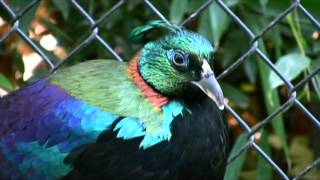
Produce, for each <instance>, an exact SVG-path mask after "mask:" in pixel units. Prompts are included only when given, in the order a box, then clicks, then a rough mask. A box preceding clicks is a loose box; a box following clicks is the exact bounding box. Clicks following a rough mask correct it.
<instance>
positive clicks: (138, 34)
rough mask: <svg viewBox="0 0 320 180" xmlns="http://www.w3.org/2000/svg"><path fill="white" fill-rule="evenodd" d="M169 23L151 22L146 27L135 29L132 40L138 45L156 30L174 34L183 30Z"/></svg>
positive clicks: (131, 36)
mask: <svg viewBox="0 0 320 180" xmlns="http://www.w3.org/2000/svg"><path fill="white" fill-rule="evenodd" d="M168 23H169V22H165V21H163V20H154V21H150V22H149V23H147V24H146V25H143V26H139V27H136V28H134V29H133V30H132V31H131V33H130V39H131V40H132V41H133V42H136V43H138V42H141V41H142V40H143V38H144V37H145V36H146V35H147V34H148V33H150V32H151V31H152V30H155V29H164V30H167V31H169V32H172V33H177V32H179V31H181V30H182V27H181V26H179V25H176V24H172V23H170V24H168Z"/></svg>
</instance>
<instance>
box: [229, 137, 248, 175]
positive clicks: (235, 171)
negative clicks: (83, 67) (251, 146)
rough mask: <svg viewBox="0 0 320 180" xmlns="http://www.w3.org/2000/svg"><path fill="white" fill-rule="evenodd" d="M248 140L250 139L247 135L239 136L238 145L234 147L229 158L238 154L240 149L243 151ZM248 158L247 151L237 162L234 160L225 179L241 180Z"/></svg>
mask: <svg viewBox="0 0 320 180" xmlns="http://www.w3.org/2000/svg"><path fill="white" fill-rule="evenodd" d="M247 140H248V138H247V136H246V135H245V134H242V135H241V136H239V137H238V139H237V141H236V143H235V144H234V145H233V147H232V150H231V152H230V156H229V157H233V156H235V155H236V154H238V152H239V149H241V148H242V147H243V146H244V145H245V144H246V142H247ZM246 157H247V150H245V152H243V153H242V154H241V155H240V156H239V157H238V158H237V159H236V160H234V161H233V162H232V163H231V164H230V165H229V166H228V167H227V171H226V175H225V177H224V179H225V180H237V179H239V176H240V173H241V170H242V168H243V165H244V162H245V160H246Z"/></svg>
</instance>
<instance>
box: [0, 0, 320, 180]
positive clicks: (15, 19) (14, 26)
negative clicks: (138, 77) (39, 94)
mask: <svg viewBox="0 0 320 180" xmlns="http://www.w3.org/2000/svg"><path fill="white" fill-rule="evenodd" d="M9 2H10V1H9ZM127 2H128V1H126V0H119V1H118V2H117V3H116V4H115V5H114V6H113V7H112V8H111V9H110V10H108V11H107V12H105V14H104V15H103V16H101V17H100V18H98V19H94V18H93V17H92V16H91V15H90V14H89V13H88V12H87V11H86V10H85V9H84V8H83V7H82V6H81V4H80V3H79V2H77V0H70V1H68V3H70V4H72V6H73V7H74V8H76V9H77V11H79V12H80V13H81V15H82V16H83V18H85V19H86V20H87V22H89V23H90V26H91V28H90V33H89V34H88V36H87V37H86V38H85V39H84V40H82V41H81V42H80V43H79V44H78V45H77V46H76V47H75V48H74V49H73V50H72V51H70V53H68V55H67V56H66V57H65V58H64V59H63V60H62V61H59V62H58V63H55V62H54V61H53V60H52V59H51V57H50V56H48V55H47V54H46V52H44V51H43V50H42V49H41V48H39V45H38V44H36V43H34V41H32V40H31V38H30V37H29V36H28V34H27V33H26V32H24V31H23V30H22V29H21V26H20V25H21V18H22V17H23V16H24V15H25V14H26V13H27V12H28V11H29V10H30V9H31V8H33V7H34V6H36V5H37V4H39V3H40V0H33V1H30V3H28V5H27V6H25V7H24V8H22V9H20V10H19V11H15V10H14V9H13V8H12V7H11V6H10V3H8V2H7V1H4V0H0V7H1V8H2V9H3V10H4V11H5V13H7V14H9V16H10V20H11V21H10V23H11V28H10V31H8V32H7V33H6V34H4V35H3V36H1V37H0V44H4V43H5V41H6V40H7V39H8V38H9V37H10V36H12V35H13V34H18V35H19V36H20V38H21V39H22V40H23V41H24V42H25V43H27V44H28V46H30V47H31V48H32V49H33V50H34V51H35V52H36V53H37V54H39V55H40V56H41V58H42V59H43V60H44V61H45V62H46V63H47V64H48V66H49V67H50V68H51V72H54V71H55V70H57V69H58V68H59V67H61V65H62V64H64V63H66V62H67V61H68V60H70V59H72V57H73V56H74V55H76V54H77V53H79V52H80V51H81V50H82V49H83V48H85V47H86V46H87V45H89V44H90V43H91V42H92V41H93V40H95V41H98V42H99V43H100V44H101V45H102V46H103V47H104V49H105V50H106V51H108V52H109V53H111V54H112V55H113V56H114V58H116V59H117V60H119V61H122V58H121V57H120V55H118V53H117V52H116V51H115V50H113V49H112V48H111V46H110V45H109V44H108V42H106V41H105V40H104V39H103V38H102V37H101V35H100V34H99V33H100V27H99V25H100V24H101V23H102V22H107V21H108V19H109V18H110V17H111V16H113V14H114V12H116V11H117V10H118V9H120V8H122V7H123V6H125V5H126V3H127ZM212 3H217V4H218V5H219V7H220V8H221V9H223V11H224V12H225V13H226V14H227V15H228V16H229V17H230V18H231V19H232V20H233V21H234V22H235V23H236V24H237V25H238V26H239V27H240V28H241V29H242V30H243V31H244V32H245V33H246V34H247V36H248V38H249V39H250V48H249V50H248V51H247V52H245V53H244V54H243V55H242V56H241V57H240V58H238V59H237V60H236V61H235V62H234V63H232V64H231V65H229V66H228V67H227V68H225V69H224V70H223V72H222V73H221V74H220V75H218V80H219V81H221V80H222V79H224V78H225V77H227V76H229V75H230V74H231V73H232V72H233V71H234V70H235V69H237V68H238V67H239V65H241V64H243V62H244V61H246V60H247V59H248V58H249V57H250V56H252V55H254V54H255V55H258V56H259V57H260V58H261V60H262V61H263V62H264V63H265V64H266V65H267V66H268V67H269V68H270V69H271V70H272V71H273V72H275V73H276V75H277V76H278V77H280V78H281V80H282V81H283V82H284V84H285V86H286V88H287V89H288V96H287V100H286V101H285V102H284V103H283V104H282V105H281V106H280V107H279V108H278V109H277V110H276V111H274V112H273V113H271V114H270V115H269V116H268V117H266V118H264V119H262V120H261V121H259V123H257V124H256V125H254V126H253V127H250V126H249V125H248V124H247V122H246V120H245V119H243V118H242V117H241V116H240V114H238V113H237V112H236V110H234V109H233V108H231V107H230V106H229V105H227V104H226V110H227V111H228V112H229V113H230V114H232V116H233V117H234V118H235V119H236V120H237V121H238V123H239V124H240V125H241V126H242V127H243V128H244V129H245V131H246V133H247V134H248V140H247V142H246V143H245V145H244V146H242V147H241V148H240V149H238V150H237V153H234V154H233V155H232V156H231V157H229V165H230V164H232V163H234V162H235V161H236V160H237V158H238V157H239V156H241V154H242V153H244V152H245V151H246V150H248V149H252V150H254V151H256V152H257V153H258V154H259V155H260V156H262V157H263V158H264V159H265V160H266V161H267V162H268V163H269V164H270V165H271V166H272V168H273V169H274V171H275V172H277V173H278V174H279V175H280V177H282V178H283V179H298V178H302V177H304V175H306V174H307V173H308V172H309V171H311V170H312V169H314V168H315V167H317V166H318V165H319V164H320V158H317V159H316V160H315V161H314V162H313V163H311V164H310V165H309V166H307V167H305V169H304V170H302V171H300V173H298V175H296V176H295V177H290V176H289V175H288V174H287V173H286V171H285V170H283V169H281V168H280V165H278V164H277V163H276V162H275V161H274V160H273V159H272V157H270V156H268V155H267V153H266V152H265V151H263V150H262V148H261V147H259V145H258V143H257V142H256V139H255V133H256V132H258V131H259V130H261V129H262V128H264V127H265V126H266V125H268V124H270V122H271V121H272V120H274V119H275V117H276V116H277V115H279V114H282V113H284V112H285V111H286V110H287V109H288V108H289V107H292V106H295V107H296V108H298V109H299V110H301V112H303V113H304V115H305V116H306V117H308V119H309V120H310V121H311V122H312V124H313V125H314V126H315V127H316V128H317V129H320V121H319V119H317V118H316V117H315V116H314V115H313V114H312V113H311V112H310V111H309V110H308V109H307V108H306V107H305V105H304V104H302V103H301V101H300V100H299V99H298V98H297V90H298V89H299V88H301V87H302V86H304V85H305V84H306V83H308V82H310V81H311V79H312V78H314V77H315V76H316V75H317V73H319V71H320V68H319V67H318V68H316V69H315V70H313V71H312V72H310V73H308V74H307V75H305V77H304V78H303V79H302V80H300V81H299V82H298V83H296V84H293V83H292V82H291V81H289V80H288V78H287V77H286V76H285V75H284V74H283V73H282V72H280V71H279V70H277V68H276V66H275V64H274V63H273V62H272V61H271V60H270V59H269V57H268V55H267V54H265V53H264V52H263V51H262V50H261V48H260V47H259V46H258V41H259V40H260V39H261V38H262V37H263V36H264V35H265V34H266V33H268V32H269V31H270V30H271V29H272V28H273V27H274V26H276V25H277V24H278V23H280V21H281V20H283V18H285V17H286V16H287V15H288V14H289V13H291V12H293V11H294V10H296V11H299V12H300V13H302V14H303V16H305V17H306V18H307V19H308V20H309V21H310V22H311V23H312V24H313V25H314V26H315V28H316V29H317V30H320V22H319V21H318V20H316V18H315V17H314V16H313V15H312V14H311V13H310V12H309V11H308V10H307V9H306V8H305V7H304V6H303V4H302V3H301V2H300V0H295V1H293V2H292V3H291V4H290V6H288V7H287V9H285V10H284V11H283V12H281V13H280V14H278V15H277V16H276V17H275V18H274V19H273V20H272V21H271V22H270V23H269V24H268V25H267V26H266V27H264V28H263V29H262V30H261V31H259V33H253V31H252V30H251V29H250V28H249V27H248V26H247V25H246V23H244V22H243V21H242V19H240V18H239V16H237V15H236V13H235V12H234V11H232V10H231V9H230V8H229V7H228V6H227V5H226V3H225V2H224V1H223V0H208V1H206V2H205V3H203V4H202V5H201V6H200V7H199V8H198V9H197V10H196V11H195V12H193V13H192V14H191V15H190V16H188V17H187V18H185V20H184V21H182V24H181V25H184V24H186V23H188V22H190V21H192V20H193V19H194V18H196V17H197V16H199V15H200V14H202V13H203V12H204V11H206V10H207V9H208V7H209V6H210V5H211V4H212ZM144 4H145V6H146V7H148V8H149V9H150V10H152V11H153V12H154V13H155V14H156V15H157V16H158V17H159V18H160V19H162V20H163V21H165V22H166V23H167V24H168V25H169V24H170V22H169V21H168V20H167V18H166V17H165V16H164V15H163V14H162V13H161V11H160V10H158V9H157V7H156V6H155V5H154V4H153V2H152V0H144ZM319 8H320V7H319ZM128 23H129V22H128ZM128 33H129V32H128Z"/></svg>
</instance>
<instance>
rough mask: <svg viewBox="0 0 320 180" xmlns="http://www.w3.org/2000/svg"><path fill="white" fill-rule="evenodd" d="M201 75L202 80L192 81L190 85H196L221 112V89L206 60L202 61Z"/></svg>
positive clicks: (222, 105)
mask: <svg viewBox="0 0 320 180" xmlns="http://www.w3.org/2000/svg"><path fill="white" fill-rule="evenodd" d="M201 75H202V78H201V80H200V81H192V83H193V84H195V85H197V86H198V87H199V88H200V89H201V90H202V91H203V92H204V93H205V94H206V95H207V96H208V97H209V98H210V99H212V100H213V101H214V102H215V103H216V104H217V106H218V107H219V109H220V110H223V109H224V97H223V93H222V90H221V87H220V85H219V83H218V81H217V80H216V78H215V76H214V73H213V71H212V69H211V68H210V66H209V64H208V62H207V61H206V60H204V61H203V64H202V73H201Z"/></svg>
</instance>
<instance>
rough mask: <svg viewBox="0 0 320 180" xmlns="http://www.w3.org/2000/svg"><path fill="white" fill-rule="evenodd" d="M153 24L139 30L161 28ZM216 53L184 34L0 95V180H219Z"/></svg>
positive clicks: (222, 157) (223, 134)
mask: <svg viewBox="0 0 320 180" xmlns="http://www.w3.org/2000/svg"><path fill="white" fill-rule="evenodd" d="M146 27H147V26H145V27H142V28H141V29H140V30H139V29H138V30H139V31H137V30H136V31H134V32H135V33H136V35H138V36H141V34H143V33H145V32H144V31H149V30H150V29H152V28H154V27H157V23H155V24H153V25H152V27H151V26H149V27H147V28H146ZM177 53H180V54H181V56H180V58H183V59H177V55H179V54H177ZM212 54H213V47H212V46H211V45H210V43H209V41H207V40H206V39H205V38H204V37H203V36H201V35H199V34H196V33H193V32H189V31H187V30H184V29H179V30H177V31H176V32H173V33H170V34H169V35H167V36H165V37H163V38H160V39H159V40H157V41H153V42H149V43H147V44H146V45H145V46H144V48H143V49H142V51H141V52H140V53H139V54H138V55H137V56H136V58H134V60H132V61H131V62H130V63H128V64H126V63H120V62H116V61H112V60H94V61H87V62H84V63H80V64H77V65H75V66H71V67H68V68H64V69H62V70H59V71H58V72H57V73H55V74H52V75H51V76H49V77H47V78H44V79H42V80H39V81H37V82H35V83H33V84H31V85H30V86H27V87H25V88H22V89H20V90H18V91H16V92H13V93H12V94H10V95H8V96H6V97H4V98H2V99H0V121H1V126H0V135H1V139H0V148H1V151H0V169H1V170H0V178H8V177H10V178H12V179H21V178H24V179H57V178H60V177H64V178H65V179H186V178H187V179H198V178H199V179H210V178H211V179H212V178H216V179H221V178H222V177H223V174H224V169H225V164H226V157H227V154H228V135H227V125H226V122H225V119H224V117H223V115H222V113H221V111H220V110H219V109H218V107H217V104H218V105H219V106H220V105H221V96H222V93H221V90H220V89H219V88H220V87H219V86H218V84H217V82H216V80H215V79H214V75H213V72H212V70H211V69H210V67H209V66H204V65H206V64H208V62H207V60H212V58H213V57H212ZM178 58H179V57H178ZM186 59H187V61H185V60H186ZM178 60H179V61H180V60H183V61H182V63H186V62H187V67H184V66H181V67H176V66H180V65H179V64H177V63H178ZM172 61H175V62H172ZM182 65H183V64H182ZM182 68H184V69H182ZM204 68H205V69H204ZM209 80H210V81H209ZM198 82H201V83H203V82H204V83H207V84H205V85H204V86H203V87H202V85H203V84H201V83H198ZM197 83H198V85H195V84H197ZM208 83H209V84H208ZM198 86H199V87H200V88H199V87H198ZM207 86H208V87H207ZM205 88H207V89H205ZM209 91H210V92H209ZM210 93H211V94H210ZM206 94H207V95H208V96H209V97H210V98H208V97H207V96H206ZM216 97H217V98H216ZM215 98H216V99H215ZM219 103H220V104H219Z"/></svg>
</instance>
